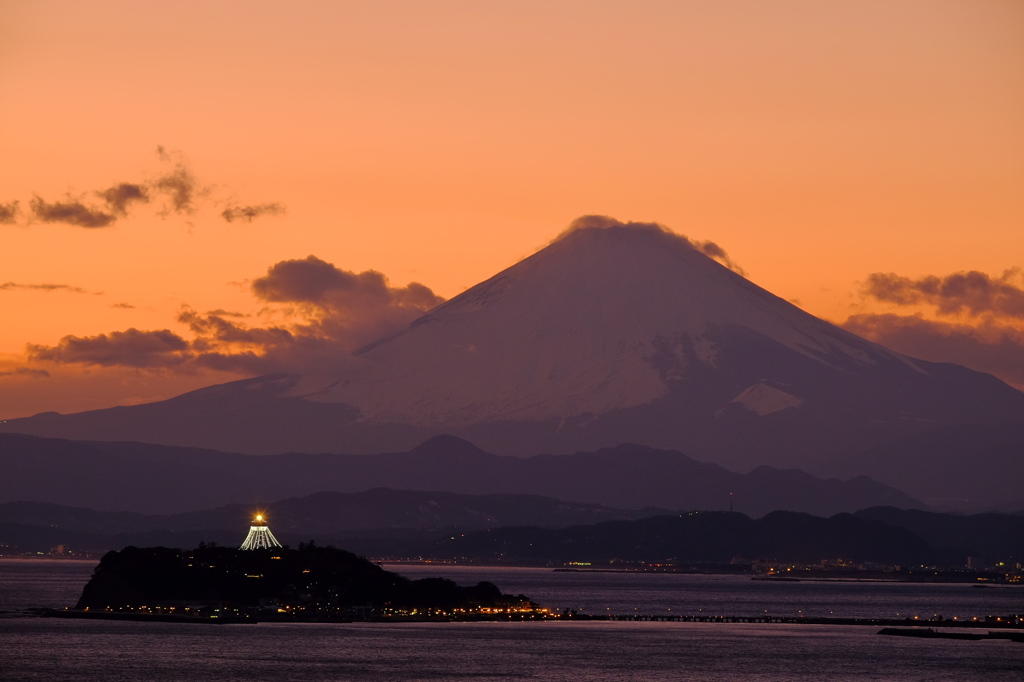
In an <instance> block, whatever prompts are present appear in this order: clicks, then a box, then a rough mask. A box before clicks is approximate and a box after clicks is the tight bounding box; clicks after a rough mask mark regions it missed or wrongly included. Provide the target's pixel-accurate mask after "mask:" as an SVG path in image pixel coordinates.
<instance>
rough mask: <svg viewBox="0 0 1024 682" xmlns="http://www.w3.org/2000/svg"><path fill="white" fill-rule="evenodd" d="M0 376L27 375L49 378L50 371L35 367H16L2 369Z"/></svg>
mask: <svg viewBox="0 0 1024 682" xmlns="http://www.w3.org/2000/svg"><path fill="white" fill-rule="evenodd" d="M0 377H27V378H29V379H49V378H50V373H49V372H47V371H46V370H45V369H36V368H34V367H15V368H14V369H8V370H2V371H0Z"/></svg>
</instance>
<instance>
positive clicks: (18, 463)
mask: <svg viewBox="0 0 1024 682" xmlns="http://www.w3.org/2000/svg"><path fill="white" fill-rule="evenodd" d="M0 470H2V471H4V472H5V476H4V477H3V478H0V502H4V501H17V500H24V501H34V502H50V503H56V504H63V505H68V506H77V507H87V508H92V509H98V510H104V511H135V512H144V513H164V514H166V513H175V512H185V511H191V510H195V509H204V508H211V507H217V506H220V505H223V504H226V503H235V504H248V505H252V504H255V503H257V502H260V501H264V500H280V499H284V498H287V497H299V496H305V495H309V494H312V493H315V492H322V491H334V492H361V491H365V490H370V489H373V488H380V487H386V488H393V489H401V490H428V491H444V492H452V493H460V494H497V493H501V494H517V495H541V496H544V497H550V498H555V499H559V500H566V501H571V502H576V503H588V504H601V505H608V506H612V507H617V508H621V509H642V508H645V507H660V508H662V509H670V510H678V509H705V510H708V509H719V510H724V509H728V508H729V505H730V499H731V501H732V504H733V505H734V508H735V509H736V510H737V511H741V512H744V513H748V514H751V515H753V516H760V515H763V514H766V513H768V512H770V511H774V510H777V509H788V510H791V511H805V512H808V513H814V514H819V515H831V514H835V513H838V512H842V511H856V510H857V509H863V508H865V507H872V506H880V505H889V506H896V507H914V508H922V507H923V506H924V505H922V504H921V503H919V502H918V501H916V500H914V499H912V498H910V497H908V496H906V495H904V494H903V493H901V492H900V491H898V490H895V489H893V488H889V487H886V486H883V485H880V484H878V483H876V482H874V481H872V480H871V479H868V478H865V477H856V478H853V479H851V480H849V481H840V480H838V479H821V478H816V477H814V476H810V475H808V474H806V473H803V472H801V471H797V470H792V469H790V470H780V469H773V468H771V467H759V468H758V469H755V470H754V471H752V472H750V473H748V474H738V473H735V472H731V471H728V470H726V469H723V468H722V467H720V466H718V465H716V464H704V463H700V462H697V461H695V460H693V459H691V458H690V457H687V456H686V455H684V454H682V453H680V452H676V451H672V450H655V449H653V448H648V447H644V446H640V445H628V444H625V445H620V446H618V447H615V448H604V449H601V450H598V451H597V452H580V453H576V454H573V455H536V456H534V457H523V458H519V457H510V456H499V455H492V454H489V453H486V452H484V451H482V450H480V449H479V448H476V447H474V446H473V445H472V444H470V443H468V442H466V441H463V440H460V439H457V438H453V437H450V436H442V437H437V438H433V439H430V440H428V441H426V442H424V443H423V444H421V445H420V446H418V447H416V448H414V449H413V450H411V451H409V452H402V453H386V454H380V455H334V454H315V455H312V454H295V453H293V454H282V455H268V456H253V455H241V454H233V453H223V452H217V451H214V450H200V449H196V448H179V447H172V446H162V445H148V444H141V443H105V442H94V441H87V442H77V441H66V440H60V439H44V438H35V437H31V436H24V435H20V434H0Z"/></svg>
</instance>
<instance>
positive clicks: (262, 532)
mask: <svg viewBox="0 0 1024 682" xmlns="http://www.w3.org/2000/svg"><path fill="white" fill-rule="evenodd" d="M280 546H281V543H280V542H278V541H277V538H275V537H274V534H273V533H271V532H270V528H268V527H267V521H266V519H264V518H263V514H257V515H256V516H255V518H253V520H252V525H251V526H249V534H248V535H246V536H245V542H243V543H242V546H241V547H239V549H272V548H274V547H280Z"/></svg>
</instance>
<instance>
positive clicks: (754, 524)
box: [434, 512, 934, 565]
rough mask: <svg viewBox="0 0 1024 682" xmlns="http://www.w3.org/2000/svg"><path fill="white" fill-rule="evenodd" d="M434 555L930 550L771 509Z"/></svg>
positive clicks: (729, 556) (849, 521)
mask: <svg viewBox="0 0 1024 682" xmlns="http://www.w3.org/2000/svg"><path fill="white" fill-rule="evenodd" d="M434 552H436V556H439V557H440V556H457V557H467V558H472V559H477V560H481V561H497V560H501V561H506V562H510V563H514V562H517V561H521V562H530V563H533V562H542V563H547V562H557V563H565V562H571V561H579V562H595V563H597V562H601V563H605V562H611V561H633V562H653V563H658V562H662V563H687V562H692V563H718V564H724V563H729V562H730V561H731V560H733V559H742V560H746V561H750V560H753V559H758V558H760V559H767V560H774V561H781V562H795V563H817V562H819V561H821V560H822V559H839V558H842V559H847V560H851V561H855V562H876V563H880V564H901V565H906V564H921V563H928V562H930V561H931V560H932V559H933V557H934V551H933V550H932V548H931V547H930V546H929V545H928V543H926V542H925V541H924V540H922V539H921V538H919V537H918V536H916V535H915V534H914V533H912V532H910V531H908V530H906V529H904V528H898V527H895V526H891V525H888V524H884V523H881V522H877V521H869V520H865V519H858V518H857V517H855V516H852V515H850V514H838V515H836V516H833V517H831V518H827V519H825V518H819V517H814V516H810V515H809V514H798V513H793V512H773V513H771V514H768V515H767V516H765V517H764V518H761V519H757V520H754V519H751V518H750V517H748V516H745V515H743V514H738V513H729V512H693V513H689V514H680V515H678V516H658V517H653V518H648V519H640V520H638V521H607V522H604V523H599V524H596V525H591V526H574V527H571V528H561V529H540V528H502V529H497V530H492V531H487V532H477V533H469V534H466V535H464V536H456V537H454V538H446V539H442V540H440V541H439V542H438V543H437V545H436V548H435V550H434Z"/></svg>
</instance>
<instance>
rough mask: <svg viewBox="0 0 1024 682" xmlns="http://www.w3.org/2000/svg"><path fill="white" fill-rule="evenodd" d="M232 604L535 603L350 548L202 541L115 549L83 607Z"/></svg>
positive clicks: (313, 609) (336, 608)
mask: <svg viewBox="0 0 1024 682" xmlns="http://www.w3.org/2000/svg"><path fill="white" fill-rule="evenodd" d="M190 603H191V604H192V605H193V608H194V607H195V605H197V604H198V605H200V606H201V605H209V606H210V607H217V608H220V609H225V607H235V608H237V607H249V608H255V607H258V606H267V605H273V607H274V608H273V609H272V612H273V613H274V614H275V615H276V614H277V613H278V611H277V609H278V607H283V608H285V609H287V610H289V611H291V613H292V614H293V615H294V616H295V617H298V618H331V617H345V616H351V615H352V611H353V610H354V609H356V608H358V609H362V610H364V611H365V610H366V609H367V608H368V607H372V608H373V609H374V610H375V611H376V615H382V614H383V611H384V607H385V606H387V607H388V608H390V609H392V610H399V609H414V608H416V609H424V610H425V609H443V610H446V611H450V610H451V609H454V608H463V609H473V608H479V607H481V606H487V607H496V606H501V605H506V604H517V605H520V604H521V605H524V606H529V600H528V599H527V598H526V597H522V596H519V597H511V596H508V595H503V594H502V593H501V591H500V590H499V589H498V588H497V587H496V586H495V585H493V584H491V583H486V582H482V583H479V584H477V585H475V586H472V587H460V586H458V585H456V584H455V583H453V582H452V581H450V580H445V579H442V578H429V579H423V580H409V579H408V578H405V577H403V576H400V575H398V574H397V573H391V572H389V571H385V570H384V569H383V568H381V567H380V566H377V565H376V564H373V563H371V562H369V561H367V560H366V559H363V558H361V557H358V556H356V555H355V554H352V553H351V552H346V551H344V550H340V549H335V548H333V547H316V546H312V545H304V546H302V547H300V548H299V549H297V550H294V549H274V550H255V551H241V550H237V549H230V548H226V547H209V546H202V547H198V548H196V549H193V550H187V551H182V550H180V549H168V548H166V547H143V548H139V547H126V548H124V549H123V550H121V551H119V552H109V553H108V554H106V555H105V556H104V557H103V559H102V560H101V561H100V564H99V566H97V567H96V571H95V573H94V574H93V576H92V579H90V580H89V582H88V584H87V585H86V586H85V589H84V590H83V591H82V596H81V598H80V599H79V601H78V604H77V606H76V608H79V609H85V608H90V609H105V608H111V609H115V610H124V609H128V608H139V607H148V608H150V609H152V608H154V607H161V606H164V607H170V606H174V607H177V608H179V609H183V608H184V606H185V605H186V604H190Z"/></svg>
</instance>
